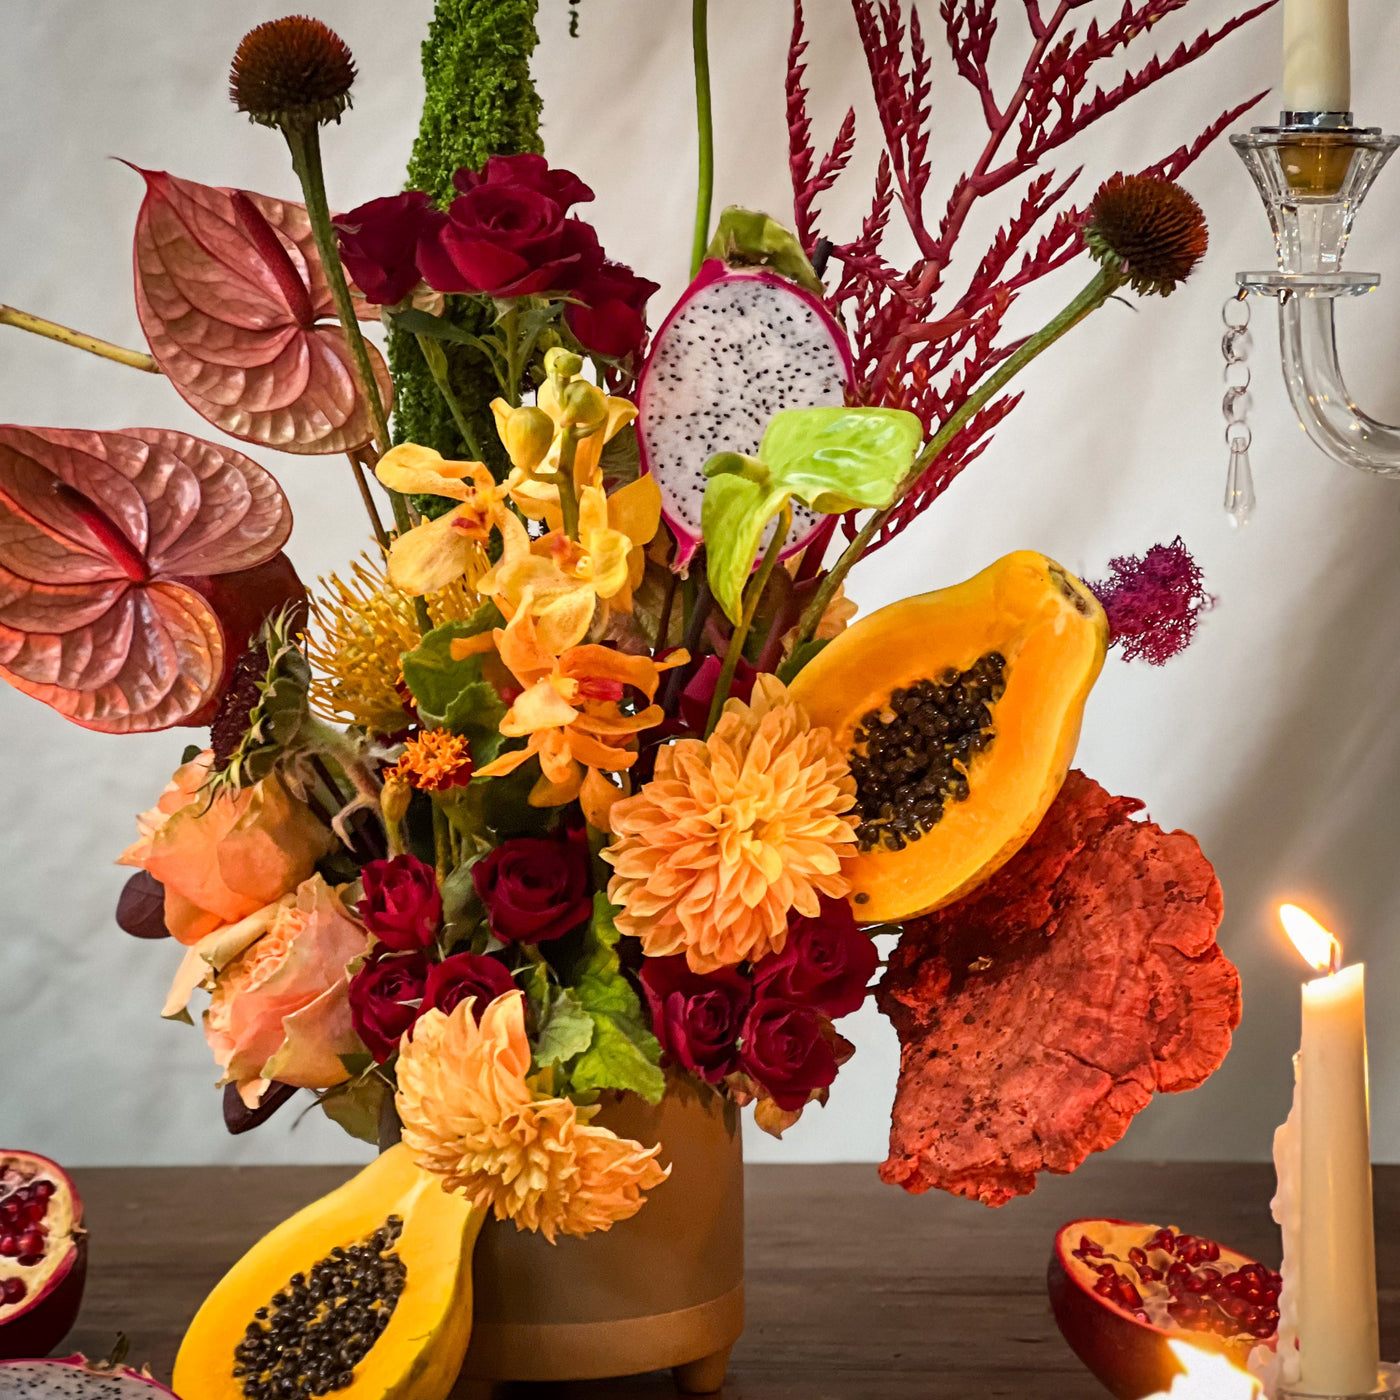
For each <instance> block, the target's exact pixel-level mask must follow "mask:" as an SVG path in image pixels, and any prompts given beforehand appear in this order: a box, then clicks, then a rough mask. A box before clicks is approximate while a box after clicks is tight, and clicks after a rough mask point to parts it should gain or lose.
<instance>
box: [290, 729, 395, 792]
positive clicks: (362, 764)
mask: <svg viewBox="0 0 1400 1400" xmlns="http://www.w3.org/2000/svg"><path fill="white" fill-rule="evenodd" d="M298 738H299V739H300V741H301V742H302V743H303V744H304V745H305V747H306V748H308V749H311V750H314V751H315V752H317V753H323V754H325V755H326V756H327V757H329V758H332V759H334V760H335V761H336V762H337V763H338V764H339V765H340V768H341V771H342V772H343V773H344V774H345V776H346V777H347V778H349V779H350V781H351V783H352V784H353V785H354V788H355V792H356V794H357V795H358V796H359V797H361V798H363V799H365V801H367V802H368V803H370V804H371V805H372V806H373V807H374V808H375V809H376V810H378V807H379V793H380V790H381V788H382V786H383V784H381V783H380V781H379V777H378V775H377V774H376V773H375V771H374V769H373V768H372V767H371V765H370V764H369V763H367V762H366V761H365V759H364V758H362V757H361V755H360V751H359V748H358V747H357V746H356V744H355V742H354V740H353V739H351V738H350V736H349V735H348V734H345V733H343V732H342V731H341V730H339V729H336V728H335V727H334V726H333V725H329V724H327V723H326V722H325V721H324V720H320V719H317V718H316V716H315V715H307V716H306V717H305V719H303V720H302V722H301V730H300V732H299V734H298Z"/></svg>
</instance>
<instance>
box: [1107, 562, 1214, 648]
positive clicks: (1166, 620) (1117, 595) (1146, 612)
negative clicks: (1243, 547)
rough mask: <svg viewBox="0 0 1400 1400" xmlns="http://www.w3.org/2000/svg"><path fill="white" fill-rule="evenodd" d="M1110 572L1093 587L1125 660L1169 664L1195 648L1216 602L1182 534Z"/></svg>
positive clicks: (1113, 642) (1111, 565)
mask: <svg viewBox="0 0 1400 1400" xmlns="http://www.w3.org/2000/svg"><path fill="white" fill-rule="evenodd" d="M1108 571H1109V576H1108V578H1106V579H1101V580H1099V581H1098V582H1096V583H1090V584H1089V587H1090V588H1091V589H1093V591H1094V593H1095V594H1096V595H1097V597H1098V600H1099V602H1100V603H1102V604H1103V610H1104V612H1105V613H1107V614H1108V627H1109V633H1110V641H1109V645H1110V646H1116V647H1121V648H1122V652H1123V660H1124V661H1135V660H1136V659H1137V658H1138V657H1141V658H1142V659H1143V660H1144V661H1146V662H1147V663H1148V665H1150V666H1162V665H1164V664H1165V663H1166V662H1168V661H1170V660H1171V659H1172V657H1174V656H1176V655H1178V654H1179V653H1180V652H1183V651H1185V650H1186V648H1187V647H1188V646H1190V645H1191V638H1192V637H1193V636H1194V635H1195V632H1196V624H1197V623H1198V622H1199V621H1200V618H1201V614H1202V613H1203V612H1205V611H1207V610H1208V609H1209V608H1210V607H1212V606H1213V605H1214V603H1215V599H1214V598H1212V597H1211V596H1210V594H1209V593H1207V592H1206V591H1205V588H1204V586H1203V585H1204V578H1203V576H1202V574H1201V570H1200V566H1199V565H1198V564H1197V563H1196V561H1195V560H1194V559H1193V558H1192V557H1191V551H1190V550H1188V549H1187V548H1186V546H1185V545H1184V544H1183V543H1182V542H1181V536H1180V535H1178V536H1177V537H1176V539H1174V540H1173V541H1172V542H1171V543H1170V544H1154V545H1153V546H1152V548H1151V549H1149V550H1148V551H1147V553H1146V554H1144V555H1142V556H1140V557H1139V556H1138V555H1133V554H1125V555H1123V556H1121V557H1120V558H1118V559H1112V560H1110V561H1109V565H1108Z"/></svg>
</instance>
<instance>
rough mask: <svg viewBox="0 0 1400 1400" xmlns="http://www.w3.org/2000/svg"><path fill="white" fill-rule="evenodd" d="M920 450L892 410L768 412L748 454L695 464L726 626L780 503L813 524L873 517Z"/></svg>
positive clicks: (919, 431) (907, 418) (909, 421)
mask: <svg viewBox="0 0 1400 1400" xmlns="http://www.w3.org/2000/svg"><path fill="white" fill-rule="evenodd" d="M922 441H923V425H922V424H921V423H920V422H919V420H918V419H917V418H916V417H915V416H914V415H913V414H912V413H906V412H904V411H903V410H902V409H894V408H793V409H786V410H784V411H783V412H781V413H776V414H774V415H773V418H772V419H771V421H770V422H769V424H768V428H767V430H766V431H765V432H764V434H763V441H762V443H761V444H760V446H759V449H758V455H757V456H755V457H749V456H745V455H743V454H741V453H738V452H717V453H716V454H715V455H714V456H713V457H711V458H710V460H709V461H708V462H706V464H705V476H706V477H707V478H708V484H707V485H706V487H705V501H704V507H703V515H702V521H703V530H704V536H705V542H706V550H707V559H708V561H709V576H710V588H711V589H712V591H713V592H714V595H715V598H716V599H717V600H718V601H719V604H720V606H721V607H722V608H723V609H724V611H725V615H726V616H727V617H729V619H730V620H731V621H735V622H737V621H738V619H739V614H740V612H741V611H742V608H743V593H744V585H745V584H746V583H747V582H748V578H749V574H750V573H751V572H752V570H753V565H754V560H755V559H756V558H757V556H758V552H759V549H760V548H761V547H762V545H763V542H764V538H765V535H766V534H767V532H768V531H769V530H770V529H771V528H772V525H773V522H774V520H775V519H776V518H777V516H778V513H779V512H780V511H781V510H782V508H783V507H784V506H785V505H786V504H788V502H789V501H798V502H800V503H801V504H802V505H805V506H807V507H808V508H810V509H811V510H814V511H816V512H818V513H819V514H822V515H843V514H845V512H846V511H848V510H882V509H883V508H884V507H885V506H887V505H889V504H890V502H891V501H893V500H894V498H895V493H896V492H897V491H898V490H899V486H900V483H901V482H902V481H903V480H904V478H905V477H906V476H907V475H908V473H909V469H910V467H911V466H912V465H913V463H914V457H915V455H916V454H917V453H918V450H919V446H920V444H921V443H922Z"/></svg>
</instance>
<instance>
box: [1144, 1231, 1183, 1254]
mask: <svg viewBox="0 0 1400 1400" xmlns="http://www.w3.org/2000/svg"><path fill="white" fill-rule="evenodd" d="M1147 1248H1148V1249H1161V1250H1165V1251H1166V1253H1168V1254H1171V1253H1174V1252H1175V1250H1176V1235H1175V1234H1173V1233H1172V1231H1170V1230H1158V1231H1157V1233H1156V1234H1155V1235H1153V1236H1152V1238H1151V1239H1150V1240H1148V1242H1147Z"/></svg>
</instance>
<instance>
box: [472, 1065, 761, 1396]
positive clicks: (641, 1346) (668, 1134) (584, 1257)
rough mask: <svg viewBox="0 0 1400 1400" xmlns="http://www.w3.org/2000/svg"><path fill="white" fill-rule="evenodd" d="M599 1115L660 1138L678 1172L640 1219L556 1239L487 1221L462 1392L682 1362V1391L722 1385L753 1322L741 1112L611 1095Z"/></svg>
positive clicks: (711, 1104) (687, 1101)
mask: <svg viewBox="0 0 1400 1400" xmlns="http://www.w3.org/2000/svg"><path fill="white" fill-rule="evenodd" d="M598 1121H599V1122H601V1123H603V1124H605V1125H606V1126H607V1127H609V1128H611V1129H612V1130H613V1131H614V1132H616V1133H618V1134H619V1135H620V1136H623V1137H630V1138H635V1139H636V1140H637V1141H639V1142H642V1143H645V1144H647V1145H648V1146H650V1145H651V1144H652V1143H654V1142H660V1143H661V1144H662V1151H661V1158H660V1160H661V1161H662V1162H663V1163H666V1162H669V1163H670V1165H671V1175H670V1178H669V1180H667V1181H666V1182H665V1183H664V1184H663V1185H661V1186H659V1187H657V1188H656V1189H655V1190H654V1191H653V1192H651V1194H650V1196H649V1197H648V1199H647V1203H646V1204H645V1205H644V1206H643V1207H642V1209H641V1210H640V1211H639V1212H638V1213H637V1214H636V1215H634V1216H633V1217H632V1219H630V1220H624V1221H622V1222H621V1223H619V1224H617V1225H614V1226H613V1227H612V1229H611V1230H608V1231H606V1232H603V1233H599V1234H594V1235H589V1236H588V1237H587V1238H585V1239H564V1238H561V1239H560V1240H559V1242H558V1243H557V1244H553V1245H551V1244H549V1243H548V1242H547V1241H546V1240H545V1239H543V1238H542V1237H541V1236H538V1235H533V1234H529V1233H522V1232H520V1231H518V1230H516V1228H515V1226H514V1225H512V1224H511V1223H510V1222H508V1221H505V1222H497V1221H488V1222H487V1224H486V1226H485V1228H484V1229H483V1230H482V1232H481V1238H480V1239H479V1240H478V1242H477V1246H476V1257H475V1263H474V1269H473V1273H474V1276H475V1277H474V1283H475V1287H474V1290H473V1291H474V1300H473V1301H474V1306H475V1321H474V1324H473V1331H472V1342H471V1349H470V1350H469V1351H468V1352H467V1359H466V1363H465V1365H464V1366H463V1368H462V1379H461V1380H460V1381H459V1383H458V1386H457V1389H456V1390H455V1391H454V1392H453V1394H454V1396H456V1397H463V1398H465V1397H468V1396H472V1397H475V1396H478V1395H480V1394H482V1393H484V1392H486V1391H487V1390H489V1387H490V1385H491V1384H492V1383H494V1382H496V1381H565V1380H596V1379H601V1378H606V1377H614V1376H630V1375H636V1374H638V1373H640V1372H643V1371H657V1370H664V1369H668V1368H669V1369H671V1370H673V1372H674V1375H675V1378H676V1384H677V1387H678V1389H679V1390H680V1391H681V1392H682V1393H683V1394H709V1393H711V1392H713V1391H716V1390H718V1389H719V1388H720V1385H721V1384H722V1382H723V1380H724V1372H725V1368H726V1366H727V1364H728V1360H729V1350H730V1348H731V1347H732V1346H733V1345H734V1343H735V1342H736V1341H737V1340H738V1338H739V1334H740V1333H741V1332H742V1331H743V1330H744V1176H743V1165H744V1163H743V1150H742V1147H741V1144H740V1136H739V1122H738V1114H737V1113H736V1112H735V1111H734V1110H733V1109H732V1108H729V1109H728V1110H726V1108H725V1106H724V1105H723V1104H722V1103H721V1102H720V1101H719V1100H718V1099H716V1098H714V1097H713V1096H706V1097H705V1098H703V1099H702V1098H701V1097H700V1096H698V1095H696V1094H695V1093H693V1092H685V1093H672V1094H668V1095H667V1096H666V1098H665V1099H664V1100H663V1101H662V1103H661V1104H660V1105H659V1106H657V1107H656V1108H652V1107H650V1106H648V1105H647V1104H645V1103H643V1102H642V1101H641V1100H640V1099H639V1098H637V1097H636V1096H635V1095H627V1096H625V1097H620V1098H617V1099H613V1100H610V1101H609V1102H608V1103H606V1105H605V1106H604V1109H603V1112H602V1114H601V1115H600V1116H599V1119H598Z"/></svg>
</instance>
